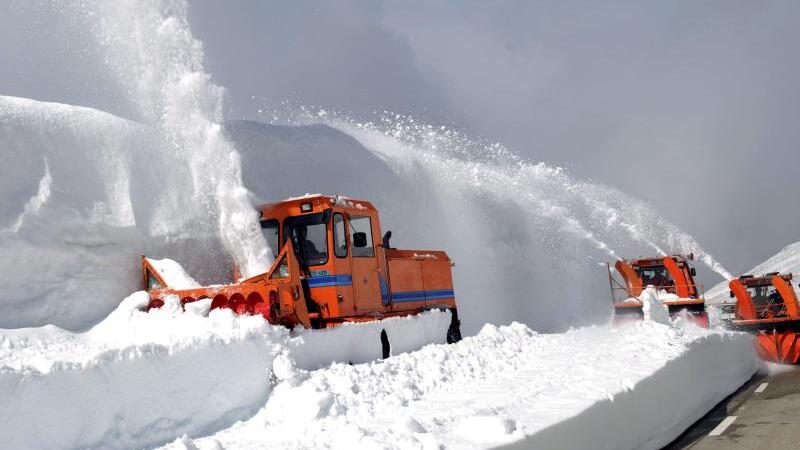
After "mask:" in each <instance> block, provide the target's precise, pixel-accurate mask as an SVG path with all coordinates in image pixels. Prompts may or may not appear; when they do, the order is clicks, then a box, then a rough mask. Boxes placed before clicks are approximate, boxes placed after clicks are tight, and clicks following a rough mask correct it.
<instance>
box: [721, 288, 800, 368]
mask: <svg viewBox="0 0 800 450" xmlns="http://www.w3.org/2000/svg"><path fill="white" fill-rule="evenodd" d="M791 281H792V274H791V273H787V274H783V275H781V274H779V273H778V272H772V273H768V274H765V275H764V276H760V277H755V276H753V275H742V276H740V277H739V278H737V279H734V280H731V281H730V283H728V286H729V287H730V289H731V292H730V294H731V297H732V298H733V297H735V298H736V310H735V318H734V320H733V322H732V323H731V327H732V328H733V329H736V330H740V331H747V332H750V333H753V334H755V335H756V348H757V349H758V353H759V354H760V355H761V357H762V358H764V359H766V360H768V361H774V362H779V363H783V364H798V363H800V345H799V344H798V342H797V341H798V336H800V307H798V302H797V295H796V294H795V292H794V289H793V288H792V284H791Z"/></svg>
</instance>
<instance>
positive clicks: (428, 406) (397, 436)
mask: <svg viewBox="0 0 800 450" xmlns="http://www.w3.org/2000/svg"><path fill="white" fill-rule="evenodd" d="M277 362H280V364H281V366H282V368H283V370H282V371H281V372H280V373H281V377H280V378H279V379H278V381H279V383H278V384H277V385H276V386H275V388H274V390H273V392H272V394H271V395H270V397H269V400H268V401H267V402H266V404H265V405H264V407H263V408H262V409H261V410H260V411H259V412H258V414H256V415H255V416H254V417H252V418H251V419H249V420H247V421H245V422H240V423H237V424H235V425H234V426H232V427H230V428H228V429H226V430H223V431H220V432H218V433H216V434H214V435H212V436H209V437H205V438H199V439H196V440H194V441H192V440H191V439H189V438H186V437H183V438H182V439H180V440H178V441H175V442H174V443H173V444H171V445H169V446H167V447H165V448H173V449H176V448H199V449H212V448H214V449H216V448H225V449H243V448H248V449H249V448H276V447H279V448H297V449H301V448H303V449H304V448H402V449H406V448H432V449H435V448H443V447H444V448H467V449H472V448H489V447H496V446H503V445H508V446H510V447H519V448H543V449H546V448H593V449H626V448H644V449H649V448H653V449H656V448H660V447H661V446H663V445H665V444H667V443H668V442H670V441H671V440H672V439H674V438H675V437H677V436H678V435H679V434H680V433H681V432H682V431H683V430H684V429H685V428H686V427H687V426H688V425H690V424H691V423H692V422H693V421H695V420H696V419H698V418H700V417H701V416H702V415H704V414H705V413H706V412H707V411H708V410H709V409H710V408H712V407H713V406H714V405H715V404H716V403H718V402H719V401H721V400H722V399H724V398H725V397H726V396H727V395H729V394H730V393H731V392H733V391H734V390H736V389H737V388H738V387H739V386H741V385H742V384H743V383H744V382H745V381H746V380H747V379H748V378H749V377H750V376H751V375H752V374H753V373H754V372H755V370H756V369H757V367H758V364H759V362H758V358H757V356H756V354H755V351H754V347H753V344H752V337H751V336H749V335H747V334H743V333H734V332H726V331H718V330H706V329H700V328H698V327H695V326H694V325H691V324H686V325H685V326H679V327H673V326H668V325H664V324H659V323H655V322H651V321H643V322H639V323H636V324H633V325H630V326H627V327H623V328H619V329H614V328H611V327H591V328H584V329H579V330H573V331H570V332H567V333H564V334H555V335H540V334H537V333H535V332H533V331H531V330H530V329H529V328H528V327H526V326H524V325H521V324H518V323H514V324H511V325H509V326H503V327H496V326H493V325H486V326H485V327H484V328H483V329H482V331H481V332H480V333H479V334H478V335H476V336H473V337H468V338H465V339H464V340H463V341H461V342H460V343H458V344H455V345H451V346H447V345H431V346H427V347H425V348H423V349H422V350H420V351H417V352H413V353H405V354H402V355H398V356H396V357H393V358H390V359H388V360H385V361H379V362H373V363H369V364H360V365H346V364H334V365H332V366H330V367H329V368H325V369H321V370H316V371H311V372H309V371H305V370H302V369H299V368H293V367H292V366H291V364H290V362H287V361H286V358H284V357H282V356H279V357H278V359H277V360H276V363H277Z"/></svg>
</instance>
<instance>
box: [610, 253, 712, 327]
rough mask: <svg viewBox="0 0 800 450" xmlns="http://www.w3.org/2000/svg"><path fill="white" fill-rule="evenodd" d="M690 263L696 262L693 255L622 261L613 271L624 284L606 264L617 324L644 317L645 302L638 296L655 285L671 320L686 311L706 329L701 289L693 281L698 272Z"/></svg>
mask: <svg viewBox="0 0 800 450" xmlns="http://www.w3.org/2000/svg"><path fill="white" fill-rule="evenodd" d="M690 260H694V255H693V254H691V253H690V254H689V255H686V256H682V255H672V256H664V257H655V258H639V259H621V260H619V261H617V262H616V263H615V264H614V268H615V269H616V271H617V272H618V273H619V274H620V275H621V276H622V279H623V281H622V282H620V281H618V280H617V279H616V278H614V276H613V275H612V274H611V266H610V265H609V264H606V267H607V268H608V283H609V286H610V287H611V299H612V302H613V303H614V321H615V323H620V322H624V321H627V320H639V319H641V318H643V317H644V311H643V309H642V302H641V300H639V299H638V297H639V296H640V295H641V294H642V291H643V290H644V288H646V287H648V286H653V287H655V288H656V291H657V292H658V295H659V297H660V299H661V303H663V304H664V305H666V306H667V309H668V310H669V314H670V317H674V316H675V315H676V314H682V313H684V312H685V313H686V314H687V317H688V318H689V320H691V321H693V322H695V323H697V324H698V325H700V326H702V327H705V328H707V327H708V315H707V314H706V308H705V300H704V299H703V296H702V292H701V290H702V286H700V285H698V284H696V283H695V282H694V276H695V275H696V271H695V269H694V267H691V266H689V261H690Z"/></svg>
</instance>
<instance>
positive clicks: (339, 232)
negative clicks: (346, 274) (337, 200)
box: [333, 213, 347, 258]
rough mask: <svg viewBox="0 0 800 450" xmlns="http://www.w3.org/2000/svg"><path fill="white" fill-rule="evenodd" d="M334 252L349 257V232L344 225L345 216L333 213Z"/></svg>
mask: <svg viewBox="0 0 800 450" xmlns="http://www.w3.org/2000/svg"><path fill="white" fill-rule="evenodd" d="M333 253H334V254H335V255H336V256H337V257H339V258H345V257H347V233H346V230H345V227H344V216H343V215H341V214H339V213H336V214H334V215H333Z"/></svg>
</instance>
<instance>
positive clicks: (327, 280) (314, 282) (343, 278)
mask: <svg viewBox="0 0 800 450" xmlns="http://www.w3.org/2000/svg"><path fill="white" fill-rule="evenodd" d="M351 284H353V277H352V276H351V275H327V276H322V277H311V278H309V279H308V287H312V288H315V287H326V286H349V285H351Z"/></svg>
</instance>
